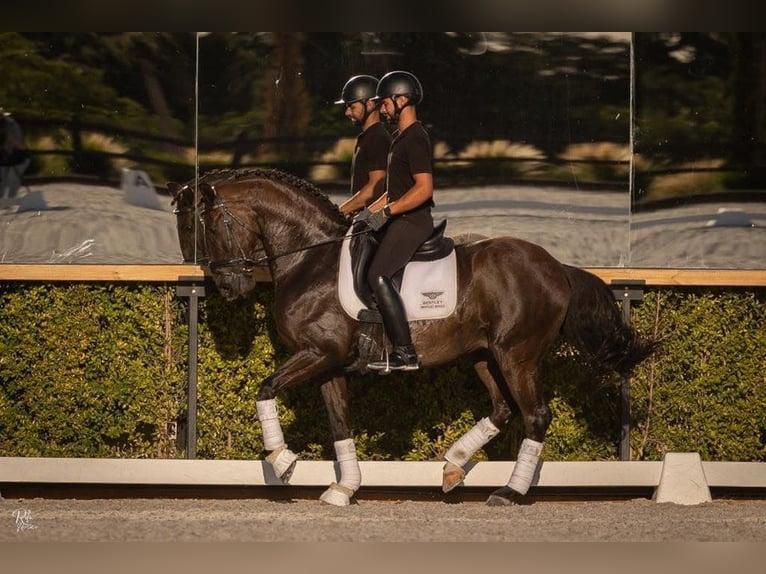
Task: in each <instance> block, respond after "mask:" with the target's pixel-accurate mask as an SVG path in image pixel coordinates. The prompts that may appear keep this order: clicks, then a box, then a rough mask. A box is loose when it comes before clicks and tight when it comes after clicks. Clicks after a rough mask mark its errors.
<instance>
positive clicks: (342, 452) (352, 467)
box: [334, 438, 362, 493]
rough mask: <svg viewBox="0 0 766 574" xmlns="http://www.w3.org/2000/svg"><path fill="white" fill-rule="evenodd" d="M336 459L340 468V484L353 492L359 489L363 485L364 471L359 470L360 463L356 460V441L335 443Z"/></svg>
mask: <svg viewBox="0 0 766 574" xmlns="http://www.w3.org/2000/svg"><path fill="white" fill-rule="evenodd" d="M334 445H335V457H336V458H337V460H338V465H339V466H340V481H339V482H338V484H339V485H340V486H344V487H346V488H348V489H349V490H351V491H352V493H353V492H356V491H357V490H358V489H359V485H361V484H362V471H361V469H360V468H359V461H357V459H356V445H355V444H354V439H352V438H347V439H346V440H339V441H335V443H334Z"/></svg>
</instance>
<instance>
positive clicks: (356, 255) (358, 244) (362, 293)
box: [350, 219, 455, 323]
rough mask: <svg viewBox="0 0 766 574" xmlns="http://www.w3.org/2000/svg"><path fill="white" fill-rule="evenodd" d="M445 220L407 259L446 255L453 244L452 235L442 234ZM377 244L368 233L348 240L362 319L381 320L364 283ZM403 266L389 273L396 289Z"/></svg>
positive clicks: (452, 247) (434, 258) (422, 259)
mask: <svg viewBox="0 0 766 574" xmlns="http://www.w3.org/2000/svg"><path fill="white" fill-rule="evenodd" d="M446 227H447V220H446V219H445V220H443V221H442V222H441V223H439V224H438V225H437V226H435V227H434V230H433V232H432V233H431V235H430V236H429V237H428V239H426V240H425V241H424V242H423V243H422V244H421V245H420V247H418V249H417V251H415V253H414V254H413V256H412V258H411V259H410V261H411V262H412V261H436V260H438V259H443V258H444V257H446V256H448V255H449V254H450V253H451V252H452V250H453V249H454V247H455V242H454V241H453V240H452V238H451V237H445V236H444V230H445V229H446ZM377 248H378V240H377V239H376V238H375V237H374V236H373V234H371V233H365V234H362V235H357V236H355V237H354V238H353V239H352V240H351V245H350V251H351V273H352V277H353V284H354V291H355V292H356V294H357V296H358V297H359V299H360V300H361V301H362V303H364V305H365V306H366V307H367V309H363V310H361V311H360V312H359V316H358V319H359V320H360V321H362V322H370V323H380V322H381V319H380V313H379V312H378V311H377V308H376V304H375V299H374V297H373V295H372V291H371V289H370V288H369V286H368V284H367V270H368V268H369V266H370V261H371V260H372V257H373V255H374V254H375V250H376V249H377ZM403 275H404V269H402V270H400V271H398V272H397V273H396V275H394V276H393V277H392V280H393V283H394V286H395V287H396V289H397V291H399V290H401V286H402V277H403Z"/></svg>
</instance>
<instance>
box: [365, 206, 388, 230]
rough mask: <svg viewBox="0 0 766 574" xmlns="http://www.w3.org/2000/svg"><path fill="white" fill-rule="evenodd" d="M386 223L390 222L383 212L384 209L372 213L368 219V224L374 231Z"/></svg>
mask: <svg viewBox="0 0 766 574" xmlns="http://www.w3.org/2000/svg"><path fill="white" fill-rule="evenodd" d="M386 223H388V217H386V214H385V213H383V210H382V209H380V210H378V211H376V212H374V213H373V214H372V215H370V217H369V219H367V225H369V226H370V228H372V230H373V231H378V230H379V229H381V228H382V227H383V226H384V225H385V224H386Z"/></svg>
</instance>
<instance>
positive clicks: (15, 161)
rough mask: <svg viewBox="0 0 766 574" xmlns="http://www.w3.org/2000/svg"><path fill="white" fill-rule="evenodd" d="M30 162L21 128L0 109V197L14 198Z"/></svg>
mask: <svg viewBox="0 0 766 574" xmlns="http://www.w3.org/2000/svg"><path fill="white" fill-rule="evenodd" d="M30 161H31V160H30V157H29V150H28V149H27V145H26V143H24V134H23V132H22V131H21V127H20V126H19V124H18V122H17V121H16V120H15V119H13V118H12V117H11V114H9V113H8V112H6V111H5V110H4V109H3V108H2V107H0V197H2V198H13V197H16V193H17V192H18V190H19V187H21V176H22V175H23V174H24V172H25V171H26V169H27V167H29V163H30Z"/></svg>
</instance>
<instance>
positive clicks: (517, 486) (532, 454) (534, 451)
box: [508, 438, 543, 494]
mask: <svg viewBox="0 0 766 574" xmlns="http://www.w3.org/2000/svg"><path fill="white" fill-rule="evenodd" d="M542 450H543V443H541V442H537V441H536V440H532V439H528V438H525V439H524V440H523V441H522V442H521V448H519V456H517V457H516V464H515V465H514V466H513V472H512V473H511V479H510V480H509V481H508V488H512V489H513V490H515V491H516V492H518V493H519V494H526V493H527V491H528V490H529V486H530V485H531V484H532V479H533V478H534V477H535V471H536V470H537V463H538V462H539V460H540V453H541V452H542Z"/></svg>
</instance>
